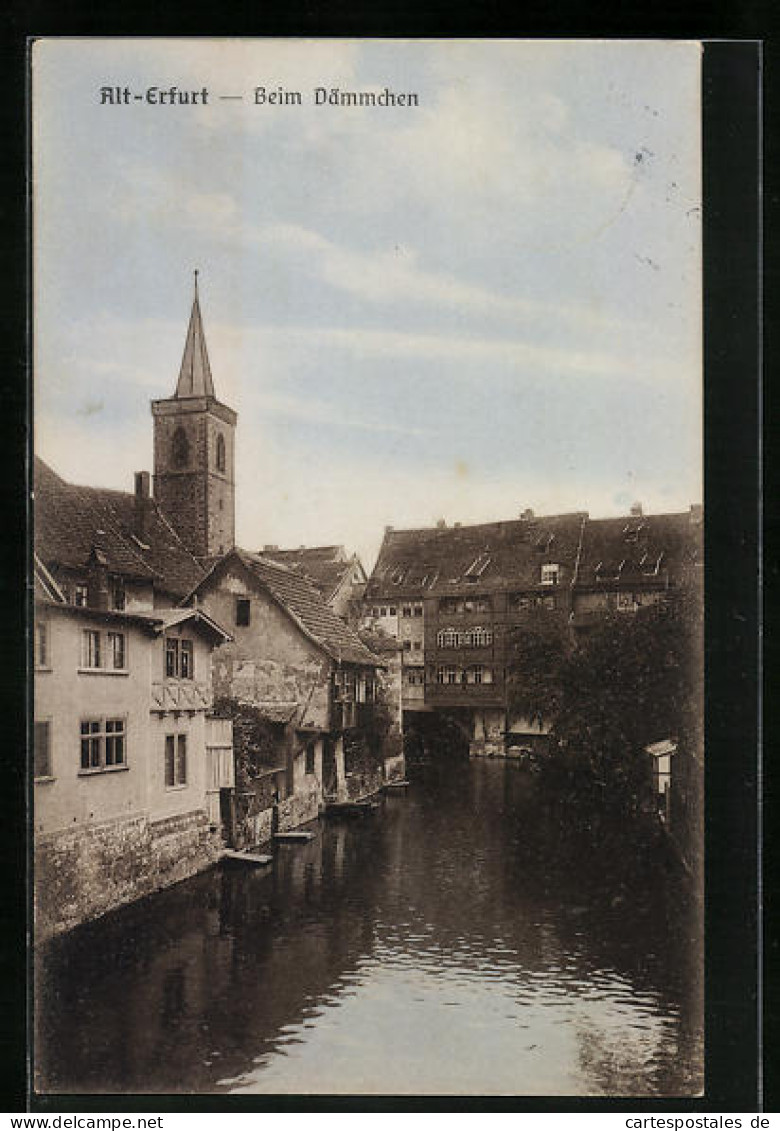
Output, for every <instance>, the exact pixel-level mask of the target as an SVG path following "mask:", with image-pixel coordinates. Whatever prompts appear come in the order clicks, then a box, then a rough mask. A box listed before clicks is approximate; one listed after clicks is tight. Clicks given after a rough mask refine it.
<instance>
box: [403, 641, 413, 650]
mask: <svg viewBox="0 0 780 1131" xmlns="http://www.w3.org/2000/svg"><path fill="white" fill-rule="evenodd" d="M411 650H412V642H411V640H404V652H411Z"/></svg>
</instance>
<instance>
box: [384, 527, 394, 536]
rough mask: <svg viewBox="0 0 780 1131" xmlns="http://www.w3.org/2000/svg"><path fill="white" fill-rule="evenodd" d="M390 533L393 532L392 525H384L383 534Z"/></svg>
mask: <svg viewBox="0 0 780 1131" xmlns="http://www.w3.org/2000/svg"><path fill="white" fill-rule="evenodd" d="M392 533H393V527H392V526H386V527H385V534H392Z"/></svg>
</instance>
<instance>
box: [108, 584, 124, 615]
mask: <svg viewBox="0 0 780 1131" xmlns="http://www.w3.org/2000/svg"><path fill="white" fill-rule="evenodd" d="M111 605H112V608H114V609H116V610H117V611H118V612H121V611H122V610H123V609H124V607H125V585H124V582H123V581H122V579H121V578H116V579H115V580H114V582H113V583H112V585H111Z"/></svg>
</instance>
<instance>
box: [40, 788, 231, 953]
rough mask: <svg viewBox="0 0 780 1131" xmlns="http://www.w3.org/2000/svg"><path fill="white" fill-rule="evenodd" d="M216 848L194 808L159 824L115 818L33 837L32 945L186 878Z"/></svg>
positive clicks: (215, 839)
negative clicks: (33, 899)
mask: <svg viewBox="0 0 780 1131" xmlns="http://www.w3.org/2000/svg"><path fill="white" fill-rule="evenodd" d="M220 849H221V842H220V837H219V834H218V833H217V832H214V831H213V830H212V829H211V828H210V826H209V822H208V817H207V816H206V814H205V813H204V812H203V811H202V810H197V811H195V812H191V813H185V814H182V815H181V816H176V817H169V818H166V819H165V820H161V821H149V819H148V817H147V816H146V815H145V814H140V815H135V816H133V817H129V818H126V817H120V818H116V819H115V820H112V821H105V822H102V823H99V824H92V825H87V826H86V827H84V826H80V827H79V828H78V829H72V830H71V829H68V830H66V831H64V832H60V833H54V834H52V835H50V836H43V837H39V838H38V842H37V844H36V847H35V858H34V868H35V935H36V942H38V943H40V942H42V941H43V940H45V939H46V938H49V937H50V936H51V935H55V934H59V933H61V932H62V931H67V930H70V929H71V928H72V927H75V926H77V925H78V924H79V923H82V922H84V921H86V920H88V919H95V918H97V917H98V916H100V915H103V914H105V912H107V911H110V910H111V909H112V908H114V907H119V906H120V905H121V904H123V903H129V902H131V901H132V900H134V899H138V898H139V897H140V896H142V895H147V894H149V893H150V892H153V891H158V890H159V889H160V888H164V887H167V886H168V885H170V884H174V883H177V882H178V881H179V880H183V879H186V878H187V877H188V876H192V875H194V874H195V873H196V872H199V871H201V870H202V869H203V868H207V867H208V866H209V865H210V864H213V863H214V862H215V861H216V859H217V858H218V855H219V852H220Z"/></svg>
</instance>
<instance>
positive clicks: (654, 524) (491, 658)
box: [364, 505, 702, 754]
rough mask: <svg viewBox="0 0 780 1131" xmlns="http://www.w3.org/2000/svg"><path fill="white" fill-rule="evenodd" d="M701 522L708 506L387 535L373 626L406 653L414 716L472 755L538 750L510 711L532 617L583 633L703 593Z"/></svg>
mask: <svg viewBox="0 0 780 1131" xmlns="http://www.w3.org/2000/svg"><path fill="white" fill-rule="evenodd" d="M701 518H702V516H701V508H700V507H692V508H691V510H690V512H685V513H682V514H668V515H652V516H645V515H643V514H642V511H641V507H639V506H638V505H637V506H635V507H634V508H632V512H631V514H629V515H627V516H625V517H620V518H610V519H591V518H590V517H589V516H588V515H587V514H586V513H585V512H574V513H571V514H563V515H546V516H536V515H534V514H533V512H532V511H530V510H527V511H525V512H524V513H523V514H522V515H521V517H520V518H519V519H515V520H511V521H507V522H497V523H486V524H481V525H478V526H460V525H457V524H456V525H455V526H453V527H447V526H446V525H445V524H443V523H439V524H438V525H437V526H436V527H434V528H430V529H417V530H402V531H395V530H393V529H392V528H389V529H387V530H386V532H385V537H384V540H383V543H382V547H381V550H380V553H379V557H378V559H377V563H376V566H375V568H374V570H373V572H372V574H371V577H370V578H369V581H368V584H367V586H366V593H365V598H364V623H365V625H366V626H367V627H370V628H374V629H375V628H376V627H378V626H381V627H382V628H384V630H385V631H386V632H388V633H390V634H391V635H393V636H396V637H397V638H398V639H399V640H400V641H401V642H402V647H403V662H404V674H403V708H404V711H405V712H430V711H438V712H441V713H444V714H447V715H448V716H449V717H450V718H452V719H454V720H455V721H457V722H459V723H460V725H461V727H462V728H463V730H464V731H465V732H466V733H467V735H468V738H469V748H470V751H471V753H472V754H499V753H505V752H506V750H507V748H509V747H512V746H513V745H515V744H516V743H522V744H525V745H529V744H530V745H533V743H534V742H535V741H537V740H538V739H539V738H540V736H541V735H543V733H544V732H543V728H540V727H539V726H538V725H537V724H532V723H530V722H529V720H527V719H524V718H514V717H511V715H510V714H508V711H507V698H508V696H507V670H508V666H509V665H510V662H511V646H512V641H513V640H514V639H516V637H517V635H518V634H521V633H522V632H523V626H524V624H525V623H526V622H527V621H528V619H529V617H530V616H531V615H532V613H533V615H538V614H539V613H541V614H542V615H543V616H545V617H550V618H555V619H557V620H558V621H559V622H560V623H561V624H562V625H565V626H566V628H567V629H568V630H570V631H571V632H572V633H582V632H587V631H588V630H589V628H592V627H593V626H594V625H595V624H597V623H598V621H599V620H600V619H601V618H603V617H604V616H605V615H606V614H607V613H611V612H623V613H626V614H630V613H632V612H635V611H636V610H637V609H638V608H639V607H641V606H642V605H647V604H651V603H656V602H658V601H661V600H663V599H664V598H665V596H666V595H668V594H669V593H670V592H671V591H674V590H677V589H680V588H683V587H686V586H690V585H694V584H700V577H701V568H702V524H701ZM420 608H421V610H422V611H421V612H420V611H419V609H420ZM418 626H419V627H418Z"/></svg>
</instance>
